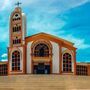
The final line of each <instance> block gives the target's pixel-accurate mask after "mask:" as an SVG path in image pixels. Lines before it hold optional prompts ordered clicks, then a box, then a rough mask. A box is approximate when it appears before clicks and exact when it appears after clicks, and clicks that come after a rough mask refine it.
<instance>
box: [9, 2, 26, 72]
mask: <svg viewBox="0 0 90 90" xmlns="http://www.w3.org/2000/svg"><path fill="white" fill-rule="evenodd" d="M20 4H21V3H19V2H18V3H16V4H15V5H17V6H16V8H15V9H14V11H13V12H12V13H11V16H10V29H9V48H8V61H9V62H8V63H9V65H8V68H9V70H8V74H24V73H25V62H26V56H25V51H26V48H25V37H26V17H25V14H24V13H23V12H22V9H21V7H19V5H20Z"/></svg>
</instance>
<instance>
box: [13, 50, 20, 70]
mask: <svg viewBox="0 0 90 90" xmlns="http://www.w3.org/2000/svg"><path fill="white" fill-rule="evenodd" d="M18 70H20V52H19V51H14V52H13V53H12V71H18Z"/></svg>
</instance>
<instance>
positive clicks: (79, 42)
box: [62, 35, 90, 49]
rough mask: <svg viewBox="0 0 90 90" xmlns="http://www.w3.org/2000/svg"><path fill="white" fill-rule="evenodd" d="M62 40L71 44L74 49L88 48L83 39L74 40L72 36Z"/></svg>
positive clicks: (89, 46) (66, 36)
mask: <svg viewBox="0 0 90 90" xmlns="http://www.w3.org/2000/svg"><path fill="white" fill-rule="evenodd" d="M62 37H63V38H64V39H66V40H68V41H71V42H73V43H74V44H75V45H74V46H75V47H77V48H78V49H87V48H90V44H86V43H85V39H80V38H76V37H74V36H72V35H65V36H62Z"/></svg>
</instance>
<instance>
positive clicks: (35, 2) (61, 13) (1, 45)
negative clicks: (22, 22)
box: [0, 0, 90, 62]
mask: <svg viewBox="0 0 90 90" xmlns="http://www.w3.org/2000/svg"><path fill="white" fill-rule="evenodd" d="M18 1H19V2H21V3H22V4H21V5H20V7H21V8H22V11H23V12H24V13H25V14H26V18H27V36H30V35H33V34H37V33H40V32H45V33H48V34H52V35H55V36H57V37H60V38H63V39H66V40H68V41H71V42H73V43H74V46H75V47H76V48H77V51H76V60H77V62H90V0H18ZM16 2H17V0H0V61H7V60H8V58H7V57H8V56H7V47H9V21H10V15H11V12H12V11H13V10H14V8H15V7H16V6H15V3H16Z"/></svg>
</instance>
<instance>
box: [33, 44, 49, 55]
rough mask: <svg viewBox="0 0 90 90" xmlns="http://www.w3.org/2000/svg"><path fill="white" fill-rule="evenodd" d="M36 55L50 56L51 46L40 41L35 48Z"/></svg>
mask: <svg viewBox="0 0 90 90" xmlns="http://www.w3.org/2000/svg"><path fill="white" fill-rule="evenodd" d="M34 56H35V57H48V56H49V48H48V46H47V45H46V44H44V43H39V44H38V45H37V46H36V47H35V49H34Z"/></svg>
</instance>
